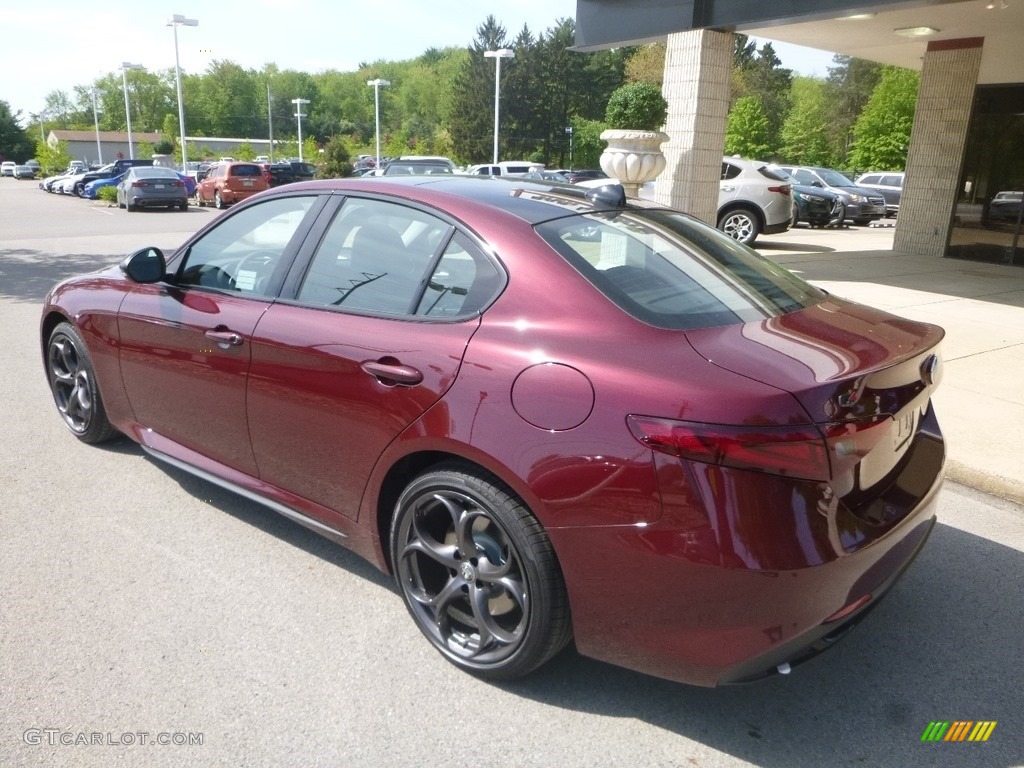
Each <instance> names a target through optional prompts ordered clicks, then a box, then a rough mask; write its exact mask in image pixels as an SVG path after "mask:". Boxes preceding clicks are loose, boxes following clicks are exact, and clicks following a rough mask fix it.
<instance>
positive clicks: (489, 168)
mask: <svg viewBox="0 0 1024 768" xmlns="http://www.w3.org/2000/svg"><path fill="white" fill-rule="evenodd" d="M543 170H544V165H543V164H542V163H531V162H530V161H529V160H502V161H501V162H500V163H485V164H482V165H473V166H470V167H469V169H468V170H467V171H466V173H467V174H468V175H469V176H525V175H526V174H528V173H529V172H530V171H543Z"/></svg>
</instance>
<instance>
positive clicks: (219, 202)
mask: <svg viewBox="0 0 1024 768" xmlns="http://www.w3.org/2000/svg"><path fill="white" fill-rule="evenodd" d="M213 207H214V208H216V209H218V210H224V209H225V208H227V206H226V205H224V199H223V198H222V197H221V196H220V190H217V191H216V192H214V193H213Z"/></svg>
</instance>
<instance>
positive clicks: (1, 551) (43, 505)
mask: <svg viewBox="0 0 1024 768" xmlns="http://www.w3.org/2000/svg"><path fill="white" fill-rule="evenodd" d="M0 212H2V213H0V216H2V218H0V230H2V232H3V235H2V240H0V340H2V341H3V345H2V347H0V394H2V402H3V403H4V404H5V405H6V407H7V413H6V418H5V419H4V421H3V428H2V431H0V434H2V435H3V449H2V451H0V489H2V491H0V492H2V498H3V504H2V505H0V523H2V526H3V530H2V533H3V535H2V537H0V697H2V698H0V701H2V706H0V766H3V767H6V766H47V767H50V766H74V767H75V768H78V767H81V766H110V765H114V764H117V765H133V766H136V765H137V766H180V765H202V766H270V765H274V766H293V765H294V766H319V765H323V766H348V765H383V764H395V765H412V766H419V765H423V766H426V765H430V766H449V765H452V766H462V765H467V766H468V765H494V766H541V765H557V766H560V767H562V766H565V767H570V766H580V767H581V768H582V767H584V766H586V767H587V768H592V767H593V766H644V767H646V766H746V765H756V766H764V767H765V768H804V767H806V768H810V767H812V766H815V767H817V766H925V765H927V766H945V765H951V766H953V765H957V766H959V765H962V766H1013V765H1021V764H1024V716H1022V712H1021V709H1022V707H1021V693H1020V692H1021V690H1022V689H1024V665H1022V664H1021V661H1020V660H1021V653H1022V649H1024V641H1022V628H1024V621H1022V619H1021V616H1020V611H1019V607H1020V605H1021V599H1022V596H1024V515H1022V514H1021V509H1020V507H1019V506H1017V505H1013V504H1011V503H1008V502H1003V501H1000V500H997V499H994V498H992V497H988V496H985V495H983V494H980V493H978V492H975V491H972V490H970V489H967V488H964V487H962V486H959V485H956V484H952V483H949V484H947V486H946V488H945V490H944V491H943V495H942V498H941V502H940V509H939V515H940V522H939V525H938V526H937V528H936V530H935V533H934V534H933V536H932V539H931V541H930V542H929V544H928V546H927V547H926V548H925V550H924V551H923V553H922V554H921V556H920V557H919V558H918V560H917V561H916V562H915V563H914V565H913V566H912V567H911V569H910V570H909V571H908V573H907V574H906V576H905V578H904V579H903V580H902V581H901V582H900V583H899V584H898V585H897V586H896V587H895V588H894V589H893V591H892V592H891V593H890V595H889V596H888V597H887V599H886V600H885V601H883V602H882V603H881V605H880V606H879V607H878V609H877V610H876V611H875V612H874V613H873V614H872V615H871V616H870V617H869V618H868V619H867V620H866V621H865V622H864V623H862V624H861V625H860V626H859V627H857V628H856V630H854V631H853V632H852V633H851V634H850V636H849V637H848V638H847V639H846V640H845V641H844V642H843V643H841V644H839V645H838V647H836V648H835V649H834V650H832V651H830V652H829V653H827V654H825V655H823V656H821V657H819V658H817V659H815V660H814V661H812V662H810V663H809V664H807V665H805V666H803V667H800V668H798V669H796V670H794V671H793V673H792V674H790V675H788V676H785V677H775V678H771V679H768V680H765V681H763V682H760V683H757V684H753V685H748V686H744V687H735V688H722V689H714V690H707V689H699V688H692V687H687V686H683V685H678V684H674V683H669V682H665V681H661V680H657V679H653V678H649V677H645V676H643V675H639V674H635V673H632V672H629V671H626V670H622V669H618V668H615V667H611V666H608V665H605V664H601V663H598V662H594V661H590V660H588V659H585V658H582V657H580V656H578V655H577V654H575V652H573V651H572V650H571V649H570V650H569V651H568V652H566V653H564V654H563V655H562V656H561V657H559V658H558V659H556V660H555V662H554V663H552V664H550V665H548V666H547V667H545V668H544V669H542V670H541V671H540V672H539V673H538V674H536V675H534V676H533V677H530V678H528V679H527V680H525V681H522V682H518V683H515V684H506V685H494V684H488V683H484V682H481V681H478V680H476V679H475V678H472V677H470V676H467V675H465V674H462V673H460V672H458V671H456V670H455V669H454V668H453V667H451V666H450V665H449V664H448V663H446V662H445V661H443V660H442V659H441V658H440V656H439V655H438V654H437V653H436V652H434V651H433V650H432V649H431V648H430V647H429V646H428V644H427V643H426V641H425V640H423V638H422V637H421V636H420V634H419V631H418V630H417V629H416V628H415V626H414V625H413V623H412V621H411V620H410V619H409V618H408V616H407V614H406V611H405V608H404V606H403V605H402V601H401V599H400V597H399V595H398V593H397V592H396V590H395V589H394V587H393V586H392V583H391V581H390V580H389V579H388V578H386V577H384V576H383V575H381V574H379V573H378V572H376V571H375V570H374V569H372V568H371V567H370V566H369V565H368V564H366V563H365V562H363V561H362V560H360V559H358V558H357V557H355V556H354V555H351V554H350V553H348V552H347V551H346V550H344V549H341V548H339V547H337V546H336V545H334V544H332V543H330V542H328V541H326V540H324V539H321V538H320V537H318V536H316V535H314V534H312V533H310V532H308V531H307V530H306V529H304V528H301V527H299V526H298V525H295V524H293V523H291V522H289V521H287V520H284V519H283V518H280V517H279V516H277V515H276V514H274V513H273V512H270V511H268V510H264V509H263V508H261V507H257V506H254V505H253V504H251V503H249V502H247V501H246V500H244V499H242V498H240V497H236V496H234V495H232V494H229V493H227V492H225V491H223V490H221V489H219V488H217V487H214V486H212V485H209V484H206V483H204V482H202V481H200V480H197V479H195V478H193V477H191V476H188V475H185V474H183V473H180V472H178V471H176V470H174V469H170V468H168V467H166V466H164V465H158V464H156V463H154V462H153V461H152V460H150V459H149V458H147V457H146V456H145V455H144V454H143V453H142V451H141V450H139V449H138V448H137V447H135V446H134V444H132V443H130V442H128V441H121V442H115V443H112V444H109V445H107V446H104V447H100V448H97V447H90V446H86V445H83V444H80V443H79V442H78V441H76V440H75V439H73V438H72V437H71V436H70V435H69V434H68V433H67V431H66V430H65V428H64V427H63V425H62V423H61V422H60V420H59V418H58V417H57V415H56V412H55V409H54V407H53V403H52V400H51V398H50V395H49V392H48V390H47V387H46V383H45V378H44V375H43V369H42V362H41V355H40V346H39V342H38V340H37V338H36V336H37V333H38V331H37V327H38V319H39V309H40V306H41V300H42V297H43V295H44V294H45V292H46V290H48V288H49V287H50V286H51V285H52V284H53V283H54V282H56V281H57V280H59V279H61V278H62V277H64V276H66V275H70V274H77V273H80V272H84V271H88V270H91V269H95V268H98V267H100V266H104V265H106V264H109V263H111V262H114V261H116V260H117V259H119V258H120V257H121V256H122V255H123V254H124V253H126V252H128V251H129V250H132V249H134V248H136V247H141V246H144V245H157V246H159V247H161V248H164V249H166V250H168V251H169V250H171V249H173V248H174V247H176V246H177V245H178V244H179V243H181V242H182V241H183V240H184V239H185V238H186V237H187V236H188V234H190V233H191V232H193V231H195V229H197V228H198V227H199V226H201V225H203V224H204V223H205V222H207V221H209V220H210V218H211V217H212V216H216V215H220V214H219V213H218V212H216V211H213V210H212V209H205V208H204V209H199V208H194V207H193V208H192V209H190V211H189V212H188V213H180V212H170V211H152V212H140V213H132V214H128V213H127V212H125V211H123V210H118V209H116V208H107V207H105V206H104V205H102V204H99V203H94V202H89V201H83V200H77V199H71V198H56V197H54V196H52V195H47V194H46V193H44V192H42V191H41V190H38V189H37V188H36V187H35V185H30V184H28V183H26V182H15V181H13V180H10V179H0ZM863 231H864V232H865V233H867V232H868V230H863ZM825 234H827V233H816V237H817V236H819V235H822V236H823V235H825ZM798 236H799V230H798V231H796V232H793V233H790V235H789V236H788V237H789V238H793V237H798ZM865 237H867V235H865ZM870 247H875V246H870ZM184 405H185V404H183V407H184ZM936 720H972V721H978V720H994V721H997V723H998V725H997V726H996V728H995V730H994V731H993V733H992V736H991V737H990V739H989V741H987V742H985V743H938V744H934V743H922V742H921V740H920V739H921V736H922V733H923V732H924V730H925V728H926V727H927V726H928V724H929V723H930V722H932V721H936ZM160 741H165V742H168V743H159V742H160ZM200 742H201V743H200Z"/></svg>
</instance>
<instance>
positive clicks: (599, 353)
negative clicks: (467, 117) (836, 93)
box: [41, 176, 945, 685]
mask: <svg viewBox="0 0 1024 768" xmlns="http://www.w3.org/2000/svg"><path fill="white" fill-rule="evenodd" d="M942 336H943V331H942V330H941V329H940V328H938V327H935V326H932V325H926V324H923V323H918V322H912V321H910V320H905V319H902V318H899V317H895V316H893V315H889V314H887V313H885V312H881V311H878V310H875V309H870V308H868V307H864V306H861V305H857V304H854V303H851V302H849V301H844V300H842V299H839V298H836V297H833V296H830V295H828V294H826V293H823V292H822V291H820V290H817V289H815V288H813V287H811V286H810V285H808V284H806V283H804V282H803V281H801V280H800V279H798V278H797V277H795V276H793V275H792V274H790V273H788V272H786V271H785V270H783V269H782V268H780V267H779V266H777V265H775V264H774V263H772V262H770V261H768V260H766V259H763V258H761V257H760V256H758V255H757V254H756V253H755V252H754V251H752V250H750V249H748V248H746V247H744V246H742V245H740V244H738V243H737V242H736V241H735V240H732V239H731V238H729V237H726V236H724V235H722V234H721V233H719V232H718V231H716V230H715V229H713V228H711V227H708V226H705V225H704V224H702V223H700V222H698V221H696V220H694V219H692V218H690V217H688V216H686V215H684V214H681V213H678V212H676V211H672V210H669V209H666V208H662V207H659V206H656V205H654V204H653V203H645V202H641V201H633V200H630V201H628V202H627V201H626V200H625V199H624V198H623V197H622V195H621V188H619V187H604V188H600V189H597V190H585V189H581V188H577V187H571V186H569V185H542V184H534V183H529V182H524V181H522V180H505V179H497V178H496V179H485V178H470V177H457V176H456V177H437V176H432V177H406V178H401V177H399V178H396V179H391V178H377V179H359V180H350V181H341V180H326V181H316V182H308V183H300V184H293V185H287V186H284V187H280V188H278V189H275V190H271V191H269V192H267V193H263V194H260V195H257V196H256V197H254V198H252V199H251V200H249V201H247V202H245V203H244V204H241V205H239V206H238V207H237V208H235V209H234V210H232V211H231V212H229V213H228V214H226V215H224V216H222V217H220V218H218V219H216V220H215V221H213V222H211V223H210V224H209V225H208V226H207V227H205V228H204V229H203V230H201V231H200V232H198V233H197V234H196V235H195V236H194V237H192V238H191V239H190V240H189V241H188V242H187V243H185V244H184V245H183V246H182V247H181V248H180V249H179V250H178V251H177V252H175V253H174V254H173V255H172V256H170V257H169V258H167V259H166V260H165V257H164V255H163V254H162V253H161V252H160V251H159V250H157V249H155V248H147V249H144V250H141V251H138V252H137V253H134V254H132V255H130V256H128V257H127V258H126V259H125V260H124V261H123V262H122V263H121V265H120V266H119V267H113V268H111V269H108V270H106V271H104V272H100V273H96V274H91V275H85V276H82V277H77V278H72V279H70V280H67V281H65V282H63V283H61V284H60V285H58V286H56V287H55V288H54V289H53V290H52V291H51V292H50V295H49V296H48V298H47V301H46V304H45V307H44V309H43V316H42V325H41V347H42V353H43V359H44V362H45V366H46V373H47V377H48V380H49V384H50V387H51V389H52V391H53V396H54V400H55V401H56V404H57V408H58V410H59V412H60V414H61V416H62V417H63V419H64V421H65V422H66V424H67V426H68V427H69V428H70V429H71V431H72V433H74V434H75V435H76V436H78V437H79V438H80V439H81V440H84V441H86V442H99V441H101V440H105V439H108V438H112V437H114V436H115V435H117V434H118V433H123V434H125V435H127V436H128V437H130V438H131V439H132V440H135V441H137V442H138V443H140V444H141V445H142V447H143V448H144V449H145V450H146V451H147V452H148V453H149V454H150V455H151V456H153V457H155V458H157V459H160V460H162V461H166V462H168V463H170V464H173V465H174V466H176V467H179V468H182V469H185V470H188V471H190V472H193V473H195V474H197V475H199V476H200V477H203V478H205V479H207V480H209V481H210V482H213V483H217V484H218V485H221V486H224V487H226V488H229V489H232V490H234V491H237V492H238V493H240V494H242V495H244V496H246V497H248V498H250V499H252V500H253V501H256V502H259V503H262V504H265V505H267V506H269V507H271V508H273V509H274V510H276V511H278V512H280V513H282V514H284V515H286V516H288V517H290V518H292V519H294V520H297V521H298V522H300V523H302V524H303V525H306V526H308V527H310V528H312V529H313V530H315V531H318V532H320V533H322V534H323V535H325V536H328V537H330V538H331V539H334V540H335V541H337V542H339V543H341V544H343V545H344V546H346V547H350V548H351V549H352V550H354V551H355V552H357V553H359V554H360V555H362V556H364V557H366V558H367V559H368V560H370V561H371V562H373V563H374V564H375V565H376V566H377V567H379V568H381V569H382V570H384V571H387V572H390V573H393V574H394V575H395V578H396V580H397V583H398V586H399V588H400V590H401V592H402V595H403V596H404V598H405V602H406V603H407V605H408V608H409V612H410V613H411V615H412V617H413V619H414V620H415V622H416V624H417V626H418V627H419V628H420V630H421V631H422V632H423V634H424V635H426V637H427V638H428V639H429V640H430V642H431V643H432V644H433V645H434V646H435V647H436V648H437V649H438V650H439V651H440V652H441V653H442V654H443V655H444V656H445V657H447V658H448V659H449V660H450V661H452V662H453V663H454V664H456V665H457V666H458V667H460V668H462V669H465V670H468V671H471V672H474V673H477V674H479V675H482V676H484V677H488V678H492V679H500V678H511V677H515V676H519V675H523V674H526V673H528V672H530V671H531V670H533V669H535V668H536V667H538V666H539V665H541V664H543V663H544V662H545V661H547V660H548V659H550V658H551V657H553V656H554V655H555V654H557V653H558V652H559V651H560V650H561V649H562V648H563V647H564V646H565V645H566V644H567V643H569V641H570V639H572V638H574V639H575V644H576V647H577V648H578V649H579V652H580V653H582V654H585V655H587V656H592V657H595V658H598V659H603V660H606V661H609V662H612V663H614V664H620V665H622V666H626V667H631V668H633V669H637V670H641V671H644V672H647V673H650V674H654V675H659V676H662V677H666V678H671V679H674V680H680V681H685V682H689V683H696V684H700V685H715V684H719V683H725V682H735V681H742V680H750V679H754V678H757V677H760V676H762V675H765V674H769V673H773V672H775V671H777V670H778V671H782V672H787V671H789V669H790V666H791V665H793V664H795V663H797V662H800V661H803V660H805V659H807V658H809V657H810V656H812V655H814V654H815V653H816V652H818V651H820V650H822V649H824V648H826V647H828V646H829V645H830V644H831V643H832V642H833V641H834V640H836V639H837V638H838V637H839V636H841V635H842V634H843V633H844V632H845V631H846V630H847V629H848V628H849V627H850V626H852V625H853V624H854V623H855V622H856V621H857V620H858V619H860V618H862V617H863V616H864V615H865V613H866V612H867V611H868V610H870V609H871V608H872V607H873V606H874V605H875V604H876V603H877V602H878V600H879V598H880V597H881V596H882V595H883V594H884V593H885V592H886V590H888V588H889V587H890V586H891V585H892V584H893V582H894V581H895V580H896V579H897V578H898V577H899V575H900V574H901V573H902V571H903V570H904V568H906V566H907V565H908V564H909V563H910V562H911V560H912V559H913V558H914V556H915V555H916V554H917V552H918V551H919V550H920V548H921V546H922V545H923V544H924V542H925V540H926V538H927V537H928V534H929V532H930V531H931V529H932V526H933V524H934V521H935V518H934V512H933V510H934V503H935V500H936V495H937V492H938V489H939V486H940V484H941V478H942V471H943V464H944V459H945V448H944V443H943V439H942V435H941V433H940V431H939V427H938V424H937V422H936V419H935V414H934V413H933V410H932V407H931V400H930V398H931V394H932V392H933V391H934V389H935V387H936V386H937V384H938V382H939V378H940V374H941V364H940V358H939V353H938V347H939V342H940V340H941V339H942Z"/></svg>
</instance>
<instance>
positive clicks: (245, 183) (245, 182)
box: [242, 179, 255, 187]
mask: <svg viewBox="0 0 1024 768" xmlns="http://www.w3.org/2000/svg"><path fill="white" fill-rule="evenodd" d="M254 183H255V182H252V181H250V180H249V179H246V180H245V181H243V182H242V186H243V187H251V186H252V185H253V184H254Z"/></svg>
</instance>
